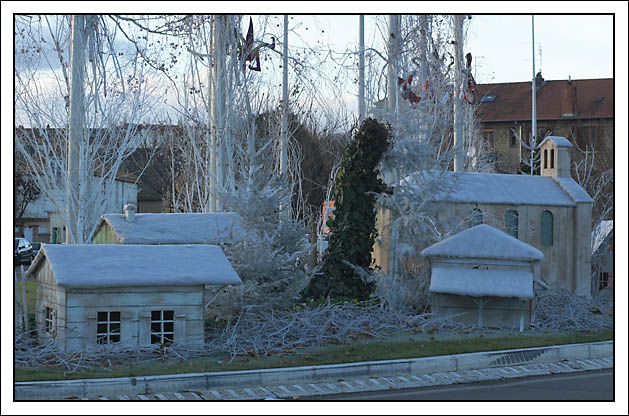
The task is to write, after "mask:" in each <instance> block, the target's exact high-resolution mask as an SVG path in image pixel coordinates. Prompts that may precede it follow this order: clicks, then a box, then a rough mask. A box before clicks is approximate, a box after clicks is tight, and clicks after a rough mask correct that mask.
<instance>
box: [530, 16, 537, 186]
mask: <svg viewBox="0 0 629 416" xmlns="http://www.w3.org/2000/svg"><path fill="white" fill-rule="evenodd" d="M531 42H532V47H533V87H532V89H531V97H532V100H533V102H532V106H531V107H532V110H531V175H533V171H534V169H533V168H534V165H533V163H534V162H535V160H534V159H535V147H536V146H537V143H536V141H537V140H536V136H537V112H536V108H535V101H536V99H537V97H536V95H537V89H536V86H535V15H531Z"/></svg>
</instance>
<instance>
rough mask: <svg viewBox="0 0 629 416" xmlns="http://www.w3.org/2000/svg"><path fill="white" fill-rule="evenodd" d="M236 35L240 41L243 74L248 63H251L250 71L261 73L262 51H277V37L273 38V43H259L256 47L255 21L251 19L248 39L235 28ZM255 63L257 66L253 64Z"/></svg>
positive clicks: (239, 54) (239, 56) (239, 55)
mask: <svg viewBox="0 0 629 416" xmlns="http://www.w3.org/2000/svg"><path fill="white" fill-rule="evenodd" d="M234 35H235V36H236V40H237V41H238V60H239V61H240V62H241V65H242V72H245V68H246V64H247V62H251V63H252V64H250V65H249V69H250V70H252V71H257V72H260V71H261V68H260V49H261V48H269V49H275V37H273V36H271V43H266V42H258V45H257V46H255V47H254V40H253V20H252V18H251V17H250V18H249V29H248V30H247V37H246V38H243V37H242V35H241V34H240V33H238V30H237V29H236V28H234ZM254 61H255V66H254V65H253V62H254Z"/></svg>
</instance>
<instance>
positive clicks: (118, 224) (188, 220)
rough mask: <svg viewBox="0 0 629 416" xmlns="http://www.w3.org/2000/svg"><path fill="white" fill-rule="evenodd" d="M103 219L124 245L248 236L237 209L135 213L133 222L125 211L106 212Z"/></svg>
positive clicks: (222, 240)
mask: <svg viewBox="0 0 629 416" xmlns="http://www.w3.org/2000/svg"><path fill="white" fill-rule="evenodd" d="M102 222H106V223H108V224H109V225H110V226H111V228H112V229H113V231H114V232H115V233H116V235H117V236H118V238H119V239H120V241H121V242H122V243H123V244H218V243H229V242H235V241H238V240H241V239H242V238H243V236H244V230H243V228H242V225H241V224H242V218H241V217H240V215H238V214H236V213H235V212H212V213H181V214H179V213H177V214H166V213H164V214H151V213H147V214H135V218H134V220H133V222H128V221H127V220H126V219H125V216H124V215H123V214H105V215H103V216H102V217H101V224H102ZM99 225H100V224H99Z"/></svg>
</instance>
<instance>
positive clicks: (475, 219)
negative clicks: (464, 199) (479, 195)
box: [470, 208, 483, 228]
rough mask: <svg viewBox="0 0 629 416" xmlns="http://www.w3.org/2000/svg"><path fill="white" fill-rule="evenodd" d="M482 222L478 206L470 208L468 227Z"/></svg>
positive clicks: (481, 214) (481, 213)
mask: <svg viewBox="0 0 629 416" xmlns="http://www.w3.org/2000/svg"><path fill="white" fill-rule="evenodd" d="M482 223H483V212H482V211H481V210H480V209H478V208H474V209H473V210H472V215H471V216H470V228H472V227H475V226H477V225H480V224H482Z"/></svg>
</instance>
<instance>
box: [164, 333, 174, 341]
mask: <svg viewBox="0 0 629 416" xmlns="http://www.w3.org/2000/svg"><path fill="white" fill-rule="evenodd" d="M173 339H174V337H173V334H164V342H165V343H166V342H173Z"/></svg>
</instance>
